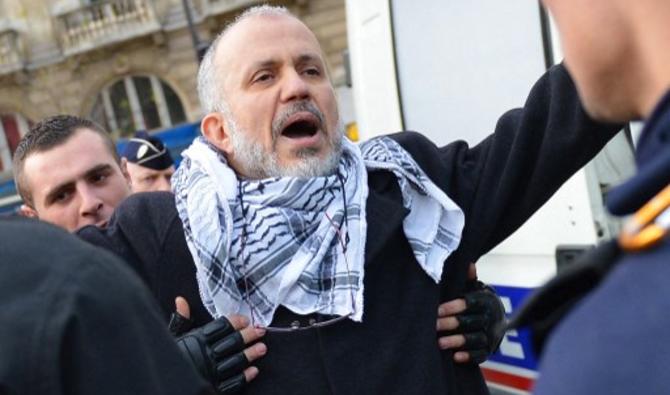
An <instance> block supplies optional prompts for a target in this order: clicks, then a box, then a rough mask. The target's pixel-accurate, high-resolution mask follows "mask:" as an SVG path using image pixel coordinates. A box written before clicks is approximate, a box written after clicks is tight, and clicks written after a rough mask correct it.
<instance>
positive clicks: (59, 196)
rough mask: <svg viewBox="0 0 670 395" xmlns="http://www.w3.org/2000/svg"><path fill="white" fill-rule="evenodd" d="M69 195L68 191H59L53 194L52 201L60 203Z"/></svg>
mask: <svg viewBox="0 0 670 395" xmlns="http://www.w3.org/2000/svg"><path fill="white" fill-rule="evenodd" d="M69 197H70V193H69V192H60V193H58V194H56V195H54V197H53V199H52V201H53V202H54V203H61V202H64V201H66V200H67V199H68V198H69Z"/></svg>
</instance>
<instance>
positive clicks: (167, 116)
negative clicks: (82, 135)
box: [90, 75, 186, 137]
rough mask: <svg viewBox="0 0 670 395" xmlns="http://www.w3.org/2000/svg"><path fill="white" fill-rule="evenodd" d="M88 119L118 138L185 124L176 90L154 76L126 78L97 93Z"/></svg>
mask: <svg viewBox="0 0 670 395" xmlns="http://www.w3.org/2000/svg"><path fill="white" fill-rule="evenodd" d="M90 116H91V118H92V119H94V120H96V121H97V122H99V123H100V124H101V125H103V126H104V127H105V128H106V129H107V130H109V131H111V132H112V133H114V134H115V135H117V136H119V137H128V136H131V135H133V133H135V132H136V131H139V130H147V131H149V130H156V129H162V128H166V127H170V126H173V125H178V124H180V123H184V122H186V114H185V112H184V106H183V105H182V103H181V100H179V97H178V96H177V94H176V93H175V91H174V90H173V89H172V88H170V86H169V85H168V84H166V83H165V82H164V81H162V80H160V79H159V78H158V77H156V76H153V75H150V76H146V75H136V76H128V77H125V78H122V79H120V80H117V81H115V82H113V83H112V84H110V85H108V86H107V87H105V88H104V89H103V90H102V92H100V94H98V96H97V98H96V100H95V104H94V105H93V109H92V110H91V114H90Z"/></svg>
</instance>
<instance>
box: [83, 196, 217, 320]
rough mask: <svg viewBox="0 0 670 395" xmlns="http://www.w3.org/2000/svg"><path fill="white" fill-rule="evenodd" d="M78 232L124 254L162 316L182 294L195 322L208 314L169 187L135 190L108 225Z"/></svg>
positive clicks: (121, 256)
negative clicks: (156, 302) (143, 191)
mask: <svg viewBox="0 0 670 395" xmlns="http://www.w3.org/2000/svg"><path fill="white" fill-rule="evenodd" d="M77 235H78V236H79V237H80V238H82V239H84V240H86V241H88V242H89V243H91V244H93V245H96V246H99V247H102V248H104V249H106V250H108V251H111V252H112V253H114V254H115V255H117V256H119V257H120V258H122V259H123V261H125V262H126V263H127V264H128V265H129V266H130V267H131V268H132V269H133V270H134V271H135V272H136V273H137V274H138V275H139V276H140V278H142V280H143V281H144V282H145V284H146V285H147V286H148V287H149V290H150V291H151V293H152V294H153V296H154V297H155V298H156V300H157V301H158V304H159V306H160V309H161V312H162V315H163V317H164V319H165V321H166V322H167V320H168V318H169V317H170V314H171V313H172V312H173V311H174V309H175V304H174V303H175V302H174V300H175V297H177V296H182V297H184V298H186V300H187V301H188V303H189V306H190V308H191V319H193V321H194V323H195V324H196V325H197V326H200V325H203V324H205V323H207V322H209V321H210V320H211V319H212V317H211V316H210V315H209V313H208V312H207V310H206V309H205V307H204V306H203V304H202V301H201V299H200V292H199V289H198V284H197V280H196V268H195V264H194V263H193V258H192V257H191V253H190V251H189V249H188V246H187V245H186V239H185V237H184V230H183V227H182V224H181V221H180V220H179V216H178V214H177V209H176V207H175V202H174V195H173V194H172V193H169V192H146V193H137V194H133V195H131V196H130V197H128V198H127V199H126V200H124V201H123V202H122V203H121V204H120V205H119V206H118V207H117V208H116V210H115V211H114V215H113V216H112V218H111V219H110V221H109V225H108V226H107V228H105V229H100V228H98V227H95V226H87V227H84V228H82V229H81V230H79V232H78V234H77Z"/></svg>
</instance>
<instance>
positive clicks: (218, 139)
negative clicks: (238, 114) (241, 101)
mask: <svg viewBox="0 0 670 395" xmlns="http://www.w3.org/2000/svg"><path fill="white" fill-rule="evenodd" d="M200 129H201V130H202V134H203V135H204V136H205V138H206V139H207V140H208V141H209V142H210V143H212V144H214V145H215V146H216V147H217V148H218V149H220V150H221V151H223V152H225V153H226V154H228V155H230V154H232V153H233V143H232V141H231V139H230V136H229V135H228V130H227V129H226V121H225V119H224V118H223V114H221V113H218V112H211V113H209V114H207V115H205V117H204V118H203V119H202V122H201V123H200Z"/></svg>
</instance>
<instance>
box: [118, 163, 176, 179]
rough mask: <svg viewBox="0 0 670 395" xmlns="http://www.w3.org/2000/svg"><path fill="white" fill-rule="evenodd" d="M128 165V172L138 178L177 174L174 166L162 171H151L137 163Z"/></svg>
mask: <svg viewBox="0 0 670 395" xmlns="http://www.w3.org/2000/svg"><path fill="white" fill-rule="evenodd" d="M127 165H128V170H129V171H130V172H131V173H133V174H134V175H136V176H138V177H142V176H149V175H153V174H157V175H164V174H165V175H170V174H173V173H174V172H175V167H174V165H172V166H170V167H168V168H165V169H160V170H157V169H150V168H148V167H144V166H141V165H138V164H136V163H131V162H128V163H127Z"/></svg>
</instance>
